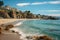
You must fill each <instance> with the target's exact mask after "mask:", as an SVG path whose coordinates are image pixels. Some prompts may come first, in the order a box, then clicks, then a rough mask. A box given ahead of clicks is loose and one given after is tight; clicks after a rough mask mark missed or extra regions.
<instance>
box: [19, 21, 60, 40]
mask: <svg viewBox="0 0 60 40" xmlns="http://www.w3.org/2000/svg"><path fill="white" fill-rule="evenodd" d="M19 29H20V30H22V31H23V32H24V33H25V34H27V35H28V34H30V35H31V34H32V35H34V34H36V35H40V34H45V35H48V36H50V37H52V38H53V39H54V40H60V20H26V21H24V22H23V24H22V25H20V26H19Z"/></svg>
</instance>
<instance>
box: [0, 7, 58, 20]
mask: <svg viewBox="0 0 60 40" xmlns="http://www.w3.org/2000/svg"><path fill="white" fill-rule="evenodd" d="M0 18H14V19H21V18H27V19H51V20H57V19H58V18H56V17H52V16H46V15H40V14H33V13H31V12H30V11H25V12H22V11H20V10H17V9H16V8H11V7H9V6H8V7H1V8H0Z"/></svg>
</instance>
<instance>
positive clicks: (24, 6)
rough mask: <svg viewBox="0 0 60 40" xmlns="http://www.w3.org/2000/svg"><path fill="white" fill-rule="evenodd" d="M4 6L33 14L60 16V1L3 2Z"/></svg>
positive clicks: (19, 0)
mask: <svg viewBox="0 0 60 40" xmlns="http://www.w3.org/2000/svg"><path fill="white" fill-rule="evenodd" d="M3 1H4V5H9V6H11V7H14V8H17V9H19V10H22V11H26V10H28V11H29V10H30V11H31V13H34V14H41V15H49V16H60V0H3Z"/></svg>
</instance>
